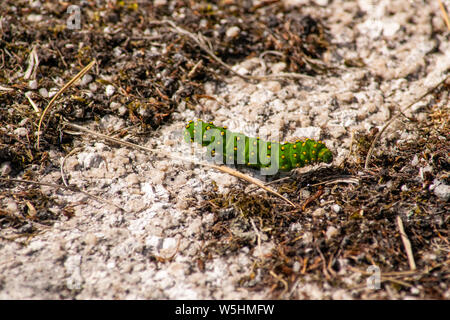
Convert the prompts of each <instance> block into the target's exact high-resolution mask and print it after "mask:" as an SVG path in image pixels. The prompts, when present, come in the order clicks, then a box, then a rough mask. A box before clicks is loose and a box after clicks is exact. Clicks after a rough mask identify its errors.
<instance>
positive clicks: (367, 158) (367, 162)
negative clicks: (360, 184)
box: [364, 76, 449, 169]
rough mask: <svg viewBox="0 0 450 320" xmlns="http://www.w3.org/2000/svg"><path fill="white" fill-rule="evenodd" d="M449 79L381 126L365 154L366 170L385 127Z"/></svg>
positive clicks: (440, 82)
mask: <svg viewBox="0 0 450 320" xmlns="http://www.w3.org/2000/svg"><path fill="white" fill-rule="evenodd" d="M448 78H449V76H447V77H444V79H442V80H441V81H439V83H438V84H436V85H435V86H434V87H432V88H431V89H429V90H427V91H426V92H425V93H424V94H422V95H421V96H420V97H419V98H417V99H416V100H414V101H413V102H411V103H410V104H409V105H408V106H406V107H405V108H403V109H402V110H400V112H399V113H398V114H396V115H395V116H393V117H392V118H391V120H389V121H388V122H386V124H385V125H384V126H383V128H382V129H381V130H380V132H378V133H377V135H376V136H375V138H374V139H373V141H372V144H371V145H370V148H369V152H367V157H366V162H365V164H364V168H365V169H368V168H369V161H370V158H371V157H372V152H373V149H374V148H375V144H376V143H377V141H378V140H379V139H380V136H381V135H382V134H383V132H384V131H385V130H386V129H387V127H389V126H390V125H391V123H392V122H394V121H395V120H396V119H397V118H398V117H399V116H401V115H403V113H404V112H405V111H406V110H408V109H409V108H411V107H412V106H413V105H415V104H416V103H417V102H419V101H420V100H422V99H423V98H425V97H426V96H427V95H429V94H430V93H431V92H433V91H434V90H436V88H438V87H439V86H440V85H441V84H443V83H444V82H445V81H446V80H447V79H448Z"/></svg>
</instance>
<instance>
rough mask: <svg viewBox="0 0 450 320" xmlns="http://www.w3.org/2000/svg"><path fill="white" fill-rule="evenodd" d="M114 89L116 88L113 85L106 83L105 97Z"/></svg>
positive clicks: (110, 94) (109, 95) (112, 92)
mask: <svg viewBox="0 0 450 320" xmlns="http://www.w3.org/2000/svg"><path fill="white" fill-rule="evenodd" d="M115 91H116V88H114V86H113V85H111V84H108V85H107V86H106V88H105V94H106V96H107V97H111V96H112V95H113V94H114V92H115Z"/></svg>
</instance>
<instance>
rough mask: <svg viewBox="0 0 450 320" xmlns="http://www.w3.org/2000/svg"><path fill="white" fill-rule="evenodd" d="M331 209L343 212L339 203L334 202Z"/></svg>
mask: <svg viewBox="0 0 450 320" xmlns="http://www.w3.org/2000/svg"><path fill="white" fill-rule="evenodd" d="M331 209H333V211H334V212H336V213H339V212H341V206H340V205H338V204H334V205H333V206H331Z"/></svg>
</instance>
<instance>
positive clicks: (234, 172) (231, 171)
mask: <svg viewBox="0 0 450 320" xmlns="http://www.w3.org/2000/svg"><path fill="white" fill-rule="evenodd" d="M208 165H209V166H210V167H211V168H214V169H217V170H220V171H222V172H225V173H228V174H231V175H233V176H235V177H237V178H240V179H242V180H245V181H248V182H250V183H253V184H254V185H256V186H258V187H260V188H261V189H264V190H266V191H267V192H269V193H272V194H273V195H275V196H277V197H278V198H280V199H283V200H284V201H286V202H287V203H289V204H290V205H291V206H293V207H294V208H296V207H297V206H296V205H295V204H294V203H292V202H291V201H290V200H289V199H287V198H286V197H284V196H282V195H281V194H279V193H278V192H276V191H274V190H272V189H270V188H269V187H266V186H265V185H264V184H263V183H262V182H261V181H259V180H257V179H255V178H252V177H250V176H248V175H245V174H243V173H242V172H239V171H237V170H234V169H231V168H229V167H225V166H216V165H213V164H208Z"/></svg>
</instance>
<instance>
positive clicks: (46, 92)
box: [39, 88, 48, 98]
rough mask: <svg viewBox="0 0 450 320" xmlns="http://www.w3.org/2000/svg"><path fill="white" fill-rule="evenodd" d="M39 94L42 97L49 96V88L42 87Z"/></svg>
mask: <svg viewBox="0 0 450 320" xmlns="http://www.w3.org/2000/svg"><path fill="white" fill-rule="evenodd" d="M39 94H40V95H41V97H42V98H48V90H47V89H46V88H40V89H39Z"/></svg>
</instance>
